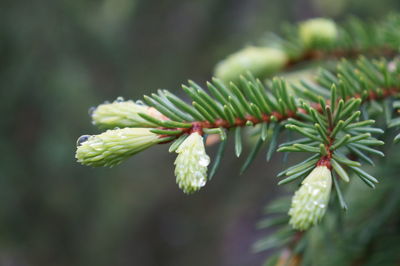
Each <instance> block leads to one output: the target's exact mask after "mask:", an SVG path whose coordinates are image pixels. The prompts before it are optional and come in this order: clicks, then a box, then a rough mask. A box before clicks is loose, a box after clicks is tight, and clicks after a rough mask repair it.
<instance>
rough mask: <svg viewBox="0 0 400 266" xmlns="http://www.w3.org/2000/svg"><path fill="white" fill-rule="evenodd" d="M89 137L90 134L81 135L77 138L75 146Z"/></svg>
mask: <svg viewBox="0 0 400 266" xmlns="http://www.w3.org/2000/svg"><path fill="white" fill-rule="evenodd" d="M89 138H90V135H82V136H80V137H79V138H78V140H77V141H76V146H80V145H82V143H84V142H85V141H87V140H88V139H89Z"/></svg>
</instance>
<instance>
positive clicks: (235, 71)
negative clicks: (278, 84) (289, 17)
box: [214, 46, 288, 82]
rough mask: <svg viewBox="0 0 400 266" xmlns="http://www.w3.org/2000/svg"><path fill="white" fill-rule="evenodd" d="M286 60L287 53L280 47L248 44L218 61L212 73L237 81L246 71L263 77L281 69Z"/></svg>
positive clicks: (218, 76)
mask: <svg viewBox="0 0 400 266" xmlns="http://www.w3.org/2000/svg"><path fill="white" fill-rule="evenodd" d="M287 61H288V57H287V55H286V54H285V53H284V52H283V51H282V50H280V49H277V48H269V47H254V46H249V47H246V48H244V49H242V50H240V51H238V52H236V53H234V54H232V55H230V56H229V57H228V58H226V59H225V60H223V61H221V62H220V63H218V64H217V66H216V68H215V71H214V75H215V77H217V78H219V79H222V80H223V81H226V82H229V81H237V80H238V79H239V77H240V75H242V74H245V73H246V72H247V71H250V72H251V73H252V74H253V75H254V76H255V77H257V78H263V77H266V76H268V75H271V74H273V73H275V72H277V71H279V70H280V69H282V68H283V66H284V65H285V64H286V63H287Z"/></svg>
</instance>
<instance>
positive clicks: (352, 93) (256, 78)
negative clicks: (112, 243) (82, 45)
mask: <svg viewBox="0 0 400 266" xmlns="http://www.w3.org/2000/svg"><path fill="white" fill-rule="evenodd" d="M264 43H265V47H247V48H245V49H243V50H241V51H239V52H237V53H235V54H234V55H231V56H230V57H228V58H227V59H226V60H223V61H222V62H220V63H219V64H218V66H217V67H216V72H215V75H216V77H215V78H212V80H211V81H209V82H207V84H206V86H204V87H202V86H201V85H199V84H197V83H195V82H194V81H190V80H189V81H188V84H186V85H182V89H183V90H184V92H185V93H186V94H187V96H188V99H189V101H186V99H181V98H180V97H178V96H177V95H174V94H173V93H171V92H169V91H168V90H162V89H160V90H158V91H157V92H155V93H152V94H151V95H148V96H147V95H145V96H144V97H143V101H137V102H133V101H124V100H121V99H118V100H117V101H115V102H113V103H105V104H102V105H100V106H98V107H97V108H96V109H95V110H92V111H93V112H91V115H92V119H93V124H94V125H96V126H98V127H100V128H116V129H109V130H108V131H106V132H104V133H102V134H100V135H96V136H83V137H81V138H80V139H79V141H78V148H77V154H76V157H77V159H78V161H79V162H80V163H82V164H85V165H90V166H114V165H116V164H118V163H120V162H121V161H122V160H124V159H126V158H128V157H129V156H131V155H133V154H135V153H137V152H140V151H142V150H144V149H146V148H148V147H150V146H153V145H155V144H169V145H170V148H169V151H170V152H177V153H178V157H177V159H176V161H175V164H176V169H175V173H176V177H177V183H178V185H179V187H180V188H181V189H182V190H183V192H185V193H193V192H195V191H197V190H199V189H200V188H201V187H203V186H204V185H205V184H206V181H207V180H211V178H212V177H213V176H215V175H216V173H217V169H218V166H219V164H220V163H222V158H223V156H224V151H225V148H226V144H227V139H228V138H232V139H234V143H235V149H234V151H235V154H236V156H237V157H240V156H241V155H242V153H243V152H242V151H243V143H242V142H243V139H244V131H245V130H246V129H249V128H251V129H252V131H253V134H254V136H255V138H256V141H255V143H253V144H252V147H251V150H250V152H249V154H248V155H247V156H246V158H245V160H244V161H243V166H242V168H241V172H244V171H245V170H246V169H247V168H248V167H249V166H250V165H251V163H252V161H253V160H254V158H255V157H256V155H257V154H258V153H260V152H261V151H263V152H264V154H265V156H266V159H267V160H270V158H271V156H272V155H273V154H274V152H275V151H278V152H285V153H287V154H289V153H304V154H305V156H304V159H303V160H302V161H301V162H299V163H297V164H295V165H292V166H290V167H288V168H287V169H285V170H283V171H282V172H281V173H279V174H278V177H279V178H280V181H279V183H278V184H279V185H284V184H288V187H291V186H292V185H293V184H297V185H300V188H299V189H298V190H297V192H296V193H295V194H294V197H293V199H292V202H291V203H290V198H288V197H284V198H282V199H278V200H277V201H275V202H273V203H271V204H270V205H269V206H268V207H267V214H266V218H265V219H264V220H262V221H261V222H260V223H259V225H258V226H259V227H260V228H269V227H278V230H277V231H276V232H275V233H273V234H271V235H269V236H267V237H265V238H263V239H260V240H259V241H258V242H257V243H255V245H254V250H255V251H264V250H268V249H271V248H282V250H283V252H282V253H281V254H280V255H277V256H276V257H272V258H270V260H269V263H271V264H269V265H286V264H282V263H287V265H300V263H302V264H303V265H330V264H332V265H336V264H337V263H342V264H345V265H350V264H352V263H354V262H355V261H357V260H359V259H360V258H362V259H366V257H365V256H364V255H365V252H366V250H367V248H368V247H369V245H373V244H372V243H375V242H376V243H379V245H374V246H373V248H372V249H373V250H374V251H376V252H374V253H372V255H369V256H368V258H367V261H368V263H372V262H374V261H375V260H376V261H379V260H380V257H379V256H383V255H382V254H383V253H382V252H383V250H385V249H387V248H388V247H386V243H390V241H396V239H394V238H393V239H391V238H390V234H389V233H388V231H390V229H389V228H384V229H382V230H380V227H381V225H382V224H383V223H385V222H386V220H387V219H389V218H393V217H394V214H395V213H396V210H397V208H398V204H397V203H398V202H399V200H400V196H399V193H398V192H397V189H396V187H398V186H395V185H393V184H391V183H393V182H394V181H393V180H389V181H387V180H385V181H384V182H382V184H381V183H380V182H381V180H384V176H385V171H386V170H385V168H384V165H385V164H393V163H394V164H395V162H393V160H382V159H381V161H380V163H379V164H377V165H378V166H375V163H374V160H376V158H381V157H384V150H383V149H382V145H384V144H385V143H389V145H390V143H391V142H393V141H394V142H398V141H400V134H399V135H397V136H395V137H394V138H393V137H392V136H391V134H390V132H389V133H388V132H386V131H387V129H388V128H398V127H399V126H400V118H399V117H397V113H398V111H397V110H398V109H399V108H400V101H399V100H396V98H398V96H399V92H400V60H399V59H398V58H397V57H395V55H396V53H397V51H398V48H399V47H400V16H398V15H391V16H388V17H387V19H385V20H384V21H381V22H368V23H364V22H362V21H360V20H358V19H355V18H352V19H350V20H349V21H348V22H346V23H344V24H343V25H337V24H335V23H334V22H333V21H331V20H327V19H313V20H310V21H306V22H303V23H300V24H299V25H295V26H290V27H287V28H285V32H284V34H283V35H282V37H280V36H278V35H275V34H270V35H269V37H268V38H267V39H266V40H264ZM374 57H377V58H374ZM355 58H356V59H355ZM327 59H337V60H338V61H337V62H336V67H334V68H332V67H329V66H328V67H322V68H321V69H320V70H319V71H318V73H317V74H316V75H315V77H313V78H312V79H307V78H304V79H301V80H300V81H288V80H286V79H285V78H281V77H274V78H270V77H271V76H270V75H271V74H273V73H275V72H279V71H290V70H291V69H292V68H293V66H296V65H299V63H304V62H309V61H311V60H318V61H320V63H321V64H323V63H324V61H325V60H327ZM265 77H269V78H267V79H266V80H264V78H265ZM205 87H206V88H205ZM188 102H190V103H188ZM285 131H291V132H294V134H291V135H290V136H291V138H290V139H286V140H283V135H282V133H283V132H285ZM384 133H385V134H384ZM210 135H218V136H219V139H220V143H219V148H218V152H217V154H216V156H215V157H214V158H211V163H212V164H211V167H210V169H209V171H208V176H207V166H208V164H209V163H210V159H209V157H208V155H207V154H206V152H205V147H204V143H203V139H206V138H208V137H209V136H210ZM395 156H396V155H395ZM366 165H370V166H372V167H367V166H366ZM371 173H372V174H371ZM378 177H379V178H378ZM362 183H363V184H365V185H366V186H364V187H363V186H362ZM366 188H372V189H375V188H376V189H375V191H366V190H365V189H366ZM331 190H332V191H333V193H331ZM292 191H293V190H292ZM372 193H376V194H377V196H376V197H373V198H372V197H368V195H369V194H372ZM331 195H332V196H331ZM385 198H386V199H387V203H385V204H382V201H384V199H385ZM290 204H291V207H290ZM357 206H362V207H360V208H357ZM382 206H383V207H382ZM348 209H349V210H348ZM346 210H347V214H346V215H344V211H346ZM368 212H370V213H369V214H368ZM287 213H289V216H290V217H289V216H288V215H287ZM367 214H368V216H367V217H368V218H369V217H370V219H368V220H365V218H366V215H367ZM289 218H290V220H289ZM393 219H396V221H397V219H398V218H393ZM318 223H321V225H320V226H315V225H317V224H318ZM393 223H394V222H393ZM360 224H361V225H360ZM397 230H398V229H397ZM326 239H328V240H326ZM383 239H388V240H387V242H386V241H383V242H377V241H376V240H383ZM328 242H329V243H328ZM347 246H352V247H354V252H348V251H346V250H345V248H346V247H347ZM315 249H321V251H320V252H328V250H329V252H334V253H335V255H334V256H330V258H331V259H329V261H327V262H325V261H324V262H316V261H313V258H312V252H313V250H315ZM332 250H333V251H332ZM389 250H390V251H392V252H393V253H396V252H397V249H396V248H394V247H390V248H389ZM322 257H323V256H322ZM394 260H395V259H394ZM363 265H364V264H363ZM371 265H374V264H371ZM375 265H376V264H375Z"/></svg>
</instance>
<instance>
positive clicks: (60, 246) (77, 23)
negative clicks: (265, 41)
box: [0, 0, 400, 266]
mask: <svg viewBox="0 0 400 266" xmlns="http://www.w3.org/2000/svg"><path fill="white" fill-rule="evenodd" d="M399 9H400V2H399V1H398V0H380V1H375V0H294V1H290V0H270V1H260V0H247V1H241V0H201V1H200V0H197V1H188V0H91V1H89V0H86V1H83V0H80V1H78V0H38V1H11V0H10V1H8V0H2V1H0V99H1V104H0V111H1V114H2V115H1V120H0V129H1V130H0V265H2V266H3V265H4V266H25V265H27V266H28V265H41V266H47V265H51V266H64V265H65V266H67V265H68V266H69V265H76V266H80V265H82V266H91V265H96V266H102V265H118V266H119V265H121V266H122V265H141V266H153V265H174V266H175V265H177V266H180V265H182V266H183V265H185V266H187V265H192V266H203V265H222V266H224V265H227V266H235V265H260V264H261V263H262V261H263V259H264V257H265V256H266V255H267V254H253V253H252V252H251V244H252V243H253V242H254V241H255V240H257V239H258V238H259V237H260V236H261V235H262V234H263V233H265V232H261V231H257V230H256V229H255V223H256V221H257V219H259V218H260V217H261V216H262V207H263V205H264V204H265V203H267V202H268V200H270V199H271V198H273V197H274V196H275V195H276V194H277V193H281V192H280V191H279V190H278V188H277V186H276V185H275V184H276V181H277V179H276V178H275V175H276V173H277V172H278V171H279V169H281V168H282V165H281V162H280V161H281V157H280V156H279V155H275V156H274V159H273V161H272V162H270V163H268V164H267V163H266V162H265V158H264V157H265V156H261V155H260V156H259V157H258V159H257V160H256V161H255V163H254V164H253V165H252V166H251V168H250V169H249V171H247V173H245V174H244V175H242V176H239V175H238V170H239V167H240V162H242V161H243V160H242V161H241V160H238V159H236V158H235V157H234V155H233V152H228V153H227V155H226V156H225V158H224V159H225V160H224V161H223V163H222V166H221V169H220V171H219V172H218V174H217V176H216V177H215V178H214V179H213V180H212V181H211V182H210V183H209V184H208V185H207V186H206V187H205V188H204V189H202V190H201V191H200V192H199V193H197V194H194V195H191V196H186V195H184V194H183V193H182V192H181V191H180V190H179V189H178V187H177V186H176V184H175V177H174V175H173V161H174V159H175V155H173V154H169V153H168V152H167V147H166V146H162V145H160V146H159V147H155V148H152V149H150V150H148V151H146V152H143V153H141V154H139V155H137V156H135V157H134V158H132V159H130V160H128V161H127V162H126V163H124V164H122V165H120V166H118V167H115V168H113V169H106V168H99V169H94V168H90V167H84V166H81V165H79V164H77V163H76V162H75V159H74V152H75V145H76V144H75V142H76V139H77V138H78V137H79V136H80V135H82V134H95V133H98V132H99V131H98V130H96V128H94V127H93V126H92V125H91V123H90V118H89V116H88V114H87V111H88V109H89V107H91V106H95V105H98V104H100V103H102V102H103V101H105V100H114V99H115V98H117V97H118V96H123V97H125V98H126V99H139V98H141V96H142V95H143V94H145V93H146V94H149V93H151V92H154V91H155V90H156V89H158V88H166V89H170V90H172V91H174V92H177V93H178V94H180V90H179V88H180V84H181V83H184V82H186V80H187V79H188V78H190V79H193V80H195V81H197V82H199V83H202V84H204V82H205V81H206V80H208V79H209V78H210V76H211V75H212V69H213V66H214V65H215V64H216V62H218V60H220V59H222V58H224V57H225V56H226V55H227V54H229V53H231V52H233V51H235V50H237V49H239V48H241V47H242V46H243V45H245V44H249V43H252V42H254V41H256V40H257V39H259V38H260V37H261V36H262V34H263V33H264V32H266V31H271V30H272V31H276V30H278V29H279V26H280V25H282V23H284V22H297V21H299V20H302V19H306V18H309V17H313V16H329V17H333V18H335V19H338V20H340V19H343V18H345V17H347V16H349V15H356V16H359V17H362V18H377V19H379V18H380V17H382V16H385V15H386V14H387V13H388V12H392V11H396V10H399ZM209 151H210V153H211V154H212V153H213V152H215V147H211V148H210V149H209ZM231 151H232V150H231Z"/></svg>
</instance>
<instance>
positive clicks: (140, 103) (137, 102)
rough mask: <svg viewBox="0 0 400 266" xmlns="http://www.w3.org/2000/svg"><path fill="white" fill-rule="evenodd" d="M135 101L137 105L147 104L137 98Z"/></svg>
mask: <svg viewBox="0 0 400 266" xmlns="http://www.w3.org/2000/svg"><path fill="white" fill-rule="evenodd" d="M135 103H136V104H137V105H142V106H147V105H146V104H145V103H144V102H143V101H142V100H137V101H136V102H135Z"/></svg>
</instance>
